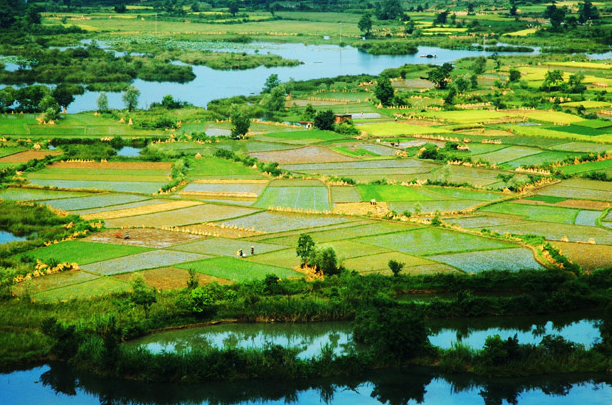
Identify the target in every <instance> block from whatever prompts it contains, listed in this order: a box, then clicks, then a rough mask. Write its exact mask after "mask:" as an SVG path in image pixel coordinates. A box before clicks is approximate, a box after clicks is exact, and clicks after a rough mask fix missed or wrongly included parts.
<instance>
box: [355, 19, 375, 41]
mask: <svg viewBox="0 0 612 405" xmlns="http://www.w3.org/2000/svg"><path fill="white" fill-rule="evenodd" d="M357 28H359V31H361V33H362V34H363V36H365V37H368V36H370V31H372V15H371V14H370V13H364V14H363V15H362V16H361V18H360V19H359V22H358V23H357Z"/></svg>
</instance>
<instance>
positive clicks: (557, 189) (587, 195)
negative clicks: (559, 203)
mask: <svg viewBox="0 0 612 405" xmlns="http://www.w3.org/2000/svg"><path fill="white" fill-rule="evenodd" d="M538 194H539V195H546V196H553V197H564V198H576V199H585V200H598V201H605V202H609V201H612V185H608V184H605V183H603V182H596V181H590V180H566V181H563V182H561V183H559V184H555V185H552V186H550V187H546V188H544V189H542V190H541V191H539V192H538Z"/></svg>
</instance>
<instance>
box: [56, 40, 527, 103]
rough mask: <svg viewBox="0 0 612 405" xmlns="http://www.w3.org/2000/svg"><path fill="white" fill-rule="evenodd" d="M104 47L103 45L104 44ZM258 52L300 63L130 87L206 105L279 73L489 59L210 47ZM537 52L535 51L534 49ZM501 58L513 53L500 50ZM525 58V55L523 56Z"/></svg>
mask: <svg viewBox="0 0 612 405" xmlns="http://www.w3.org/2000/svg"><path fill="white" fill-rule="evenodd" d="M102 45H104V44H102ZM255 49H256V50H258V53H259V54H267V53H272V54H276V55H280V56H282V57H283V58H287V59H297V60H300V61H302V62H304V64H302V65H299V66H292V67H272V68H267V67H264V66H260V67H258V68H255V69H247V70H214V69H211V68H209V67H206V66H193V72H194V74H195V75H196V78H195V79H194V80H193V81H191V82H189V83H184V84H181V83H171V82H146V81H143V80H140V79H136V80H134V82H133V85H134V86H135V87H136V88H137V89H138V90H140V99H139V107H140V108H148V106H149V105H150V104H151V103H153V102H160V101H161V99H162V98H163V97H164V96H165V95H167V94H171V95H172V96H173V97H174V99H175V100H180V101H186V102H189V103H191V104H193V105H196V106H201V107H205V106H206V105H207V104H208V102H209V101H211V100H214V99H219V98H226V97H232V96H239V95H249V94H259V92H260V91H261V89H262V87H263V85H264V82H265V81H266V79H267V78H268V76H270V75H271V74H277V75H278V77H279V79H280V80H281V81H288V80H290V79H295V80H309V79H317V78H322V77H336V76H340V75H357V74H371V75H377V74H379V73H380V72H382V71H383V70H385V69H388V68H392V67H398V66H401V65H404V64H419V63H422V64H436V65H440V64H443V63H445V62H454V61H456V60H458V59H461V58H465V57H468V56H480V55H486V56H490V55H491V54H492V53H491V52H482V51H466V50H452V49H443V48H436V47H428V46H421V47H419V50H418V52H417V53H416V54H414V55H400V56H388V55H370V54H367V53H364V52H360V51H359V50H358V49H357V48H354V47H351V46H345V47H340V46H337V45H304V44H273V43H254V44H245V45H242V46H241V48H234V49H223V48H221V49H214V50H215V51H224V50H225V51H241V52H242V51H244V52H247V53H254V52H255ZM534 53H537V51H534ZM499 54H500V55H507V54H511V53H508V52H500V53H499ZM523 54H524V53H523ZM421 55H435V56H436V57H435V58H421ZM99 94H100V93H99V92H89V91H88V92H86V93H85V94H83V95H79V96H76V97H75V101H74V102H73V103H72V104H70V106H69V107H68V112H69V113H77V112H81V111H87V110H95V109H96V99H97V98H98V95H99ZM107 95H108V102H109V106H110V108H117V109H122V108H124V104H123V102H122V101H121V94H120V93H107Z"/></svg>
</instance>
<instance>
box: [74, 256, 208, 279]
mask: <svg viewBox="0 0 612 405" xmlns="http://www.w3.org/2000/svg"><path fill="white" fill-rule="evenodd" d="M206 257H207V256H205V255H198V254H195V253H185V252H175V251H169V250H152V251H149V252H144V253H138V254H135V255H131V256H126V257H120V258H117V259H111V260H105V261H102V262H96V263H91V264H87V265H85V266H82V268H83V270H87V271H91V272H94V273H98V274H104V275H111V274H119V273H129V272H132V271H136V270H144V269H152V268H155V267H164V266H171V265H174V264H177V263H184V262H193V261H196V260H202V259H205V258H206Z"/></svg>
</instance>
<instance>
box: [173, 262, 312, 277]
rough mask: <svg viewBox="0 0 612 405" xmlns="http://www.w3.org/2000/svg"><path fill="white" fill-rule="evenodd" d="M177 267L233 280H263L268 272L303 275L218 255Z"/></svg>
mask: <svg viewBox="0 0 612 405" xmlns="http://www.w3.org/2000/svg"><path fill="white" fill-rule="evenodd" d="M176 267H178V268H182V269H190V270H195V271H197V272H200V273H204V274H207V275H209V276H213V277H219V278H223V279H226V280H232V281H247V280H262V279H264V278H265V277H266V275H268V274H275V275H277V276H278V277H280V278H289V277H301V276H302V274H301V273H298V272H296V271H293V270H289V269H285V268H282V267H273V266H270V265H263V264H260V263H255V262H250V261H246V260H244V259H235V258H233V257H216V258H213V259H207V260H200V261H197V262H193V263H185V264H180V265H178V266H176Z"/></svg>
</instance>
